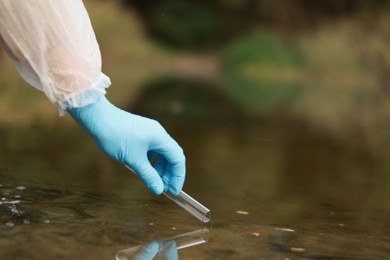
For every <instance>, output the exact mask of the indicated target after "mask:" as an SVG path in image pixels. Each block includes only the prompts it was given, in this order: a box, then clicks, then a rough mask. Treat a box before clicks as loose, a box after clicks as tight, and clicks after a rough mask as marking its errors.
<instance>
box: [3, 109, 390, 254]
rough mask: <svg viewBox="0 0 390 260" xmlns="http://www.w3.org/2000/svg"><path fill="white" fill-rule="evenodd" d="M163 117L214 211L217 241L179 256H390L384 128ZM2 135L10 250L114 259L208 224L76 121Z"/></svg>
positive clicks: (193, 188) (189, 188)
mask: <svg viewBox="0 0 390 260" xmlns="http://www.w3.org/2000/svg"><path fill="white" fill-rule="evenodd" d="M162 121H163V124H165V125H166V126H167V128H168V129H169V131H170V133H171V134H172V135H173V136H174V137H175V138H176V139H177V140H178V141H179V142H180V143H181V145H182V146H183V147H184V150H185V151H186V154H187V162H188V177H187V180H186V184H185V189H184V190H185V191H186V192H187V193H188V194H190V195H191V196H193V197H194V198H196V199H197V200H199V201H200V202H201V203H203V204H204V205H205V206H206V207H208V208H210V209H211V210H212V211H213V219H212V221H211V223H210V224H209V225H207V226H206V227H207V229H208V230H209V233H210V238H209V240H208V241H207V242H206V243H201V244H198V245H196V246H192V247H187V248H183V249H180V250H179V251H178V256H179V258H180V259H387V258H389V257H390V235H389V232H388V231H389V230H390V218H389V213H390V206H389V205H390V203H389V202H390V175H389V169H390V167H389V166H390V165H389V163H388V159H387V155H388V154H389V142H388V141H389V139H388V135H387V134H386V133H387V132H386V131H385V129H376V130H372V131H374V132H370V133H366V132H364V131H363V130H361V129H360V130H359V129H354V130H351V131H344V132H342V134H340V133H334V132H332V131H330V130H324V129H322V128H316V127H314V126H310V125H307V124H304V123H301V122H300V121H299V120H295V119H291V118H290V119H288V120H285V119H283V120H278V118H277V117H269V118H266V119H263V120H249V119H247V120H244V119H243V120H242V121H240V122H237V121H235V122H229V121H227V120H220V121H218V120H206V121H201V120H193V121H191V122H192V123H189V121H185V120H184V121H183V120H178V121H164V120H162ZM368 135H369V136H374V137H375V139H374V140H372V139H367V138H366V136H368ZM0 143H1V145H0V162H1V166H0V184H1V185H0V200H1V201H0V202H1V205H0V212H1V214H0V252H1V259H115V256H116V254H117V252H119V251H121V250H124V249H129V248H134V247H136V246H144V248H145V245H152V244H153V243H152V241H165V240H164V239H167V238H170V237H175V236H178V235H180V234H185V233H188V232H192V231H196V230H199V229H202V228H204V225H203V224H202V223H201V222H199V221H198V220H197V219H195V218H194V217H192V216H191V215H189V214H188V213H187V212H185V211H184V210H182V209H181V208H180V207H178V206H177V205H175V204H174V203H173V202H171V201H170V200H169V199H167V198H165V197H163V196H161V197H156V196H154V195H152V194H151V193H150V192H149V191H147V190H146V188H145V187H144V186H143V185H142V183H141V181H139V180H138V179H137V178H136V176H134V175H133V174H131V173H130V172H129V171H128V170H127V169H126V168H125V167H123V166H122V165H119V164H117V163H115V162H113V161H111V160H110V159H108V158H106V156H105V155H103V154H102V153H101V152H100V151H99V150H98V149H97V148H96V147H95V144H94V143H93V142H92V141H91V140H90V139H89V138H88V137H87V135H86V134H85V133H83V132H82V131H81V130H80V129H78V128H77V127H76V126H74V125H72V124H70V125H69V124H67V123H59V124H56V125H53V124H37V125H34V126H32V127H23V126H12V127H11V126H7V127H6V126H2V127H1V128H0ZM169 245H171V246H172V244H169ZM173 249H174V248H173ZM170 250H171V251H172V247H170ZM160 256H161V255H160Z"/></svg>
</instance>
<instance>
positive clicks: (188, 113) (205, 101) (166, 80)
mask: <svg viewBox="0 0 390 260" xmlns="http://www.w3.org/2000/svg"><path fill="white" fill-rule="evenodd" d="M128 109H129V111H133V112H134V113H137V114H141V115H145V116H148V117H151V118H155V119H158V120H159V121H165V120H172V119H173V120H177V119H180V120H185V121H190V122H192V123H195V122H196V121H199V120H201V121H202V122H205V121H208V120H232V119H234V118H235V119H237V118H238V117H240V115H241V114H242V111H241V108H240V106H238V105H235V104H232V102H231V100H230V99H229V98H227V97H226V96H225V94H224V93H223V90H222V89H221V88H218V87H217V86H215V85H213V84H211V83H208V82H205V81H199V80H186V79H181V78H175V77H157V78H155V79H153V80H151V81H149V82H147V83H146V84H145V85H144V89H143V91H142V92H141V95H139V96H138V100H137V101H136V102H134V103H133V104H131V106H130V107H129V108H128Z"/></svg>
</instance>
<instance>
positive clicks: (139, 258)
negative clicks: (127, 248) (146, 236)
mask: <svg viewBox="0 0 390 260" xmlns="http://www.w3.org/2000/svg"><path fill="white" fill-rule="evenodd" d="M134 259H136V260H152V259H161V260H162V259H167V260H171V259H172V260H176V259H179V255H178V252H177V247H176V242H175V240H168V241H161V242H158V241H152V242H150V243H148V244H146V245H144V246H142V247H141V249H140V250H139V251H138V252H137V255H135V256H134Z"/></svg>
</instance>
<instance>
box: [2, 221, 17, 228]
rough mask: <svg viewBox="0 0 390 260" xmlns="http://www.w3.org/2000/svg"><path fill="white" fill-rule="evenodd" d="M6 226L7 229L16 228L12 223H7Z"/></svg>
mask: <svg viewBox="0 0 390 260" xmlns="http://www.w3.org/2000/svg"><path fill="white" fill-rule="evenodd" d="M4 225H5V227H7V228H12V227H14V226H15V224H14V223H12V222H11V221H8V222H7V223H5V224H4Z"/></svg>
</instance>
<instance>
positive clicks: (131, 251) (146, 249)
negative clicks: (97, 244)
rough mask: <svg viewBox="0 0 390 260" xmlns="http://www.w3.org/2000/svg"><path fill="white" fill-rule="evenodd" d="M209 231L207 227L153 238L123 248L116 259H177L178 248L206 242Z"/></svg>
mask: <svg viewBox="0 0 390 260" xmlns="http://www.w3.org/2000/svg"><path fill="white" fill-rule="evenodd" d="M209 236H210V232H209V230H208V229H207V228H203V229H200V230H196V231H193V232H188V233H184V234H180V235H178V236H175V237H170V238H166V239H162V240H158V241H156V240H153V241H152V242H149V243H146V244H144V245H140V246H136V247H132V248H128V249H124V250H120V251H118V253H117V254H116V259H117V260H129V259H136V260H152V259H169V260H171V259H172V260H176V259H179V254H178V250H179V249H183V248H187V247H191V246H196V245H199V244H203V243H206V242H207V241H208V240H209Z"/></svg>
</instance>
